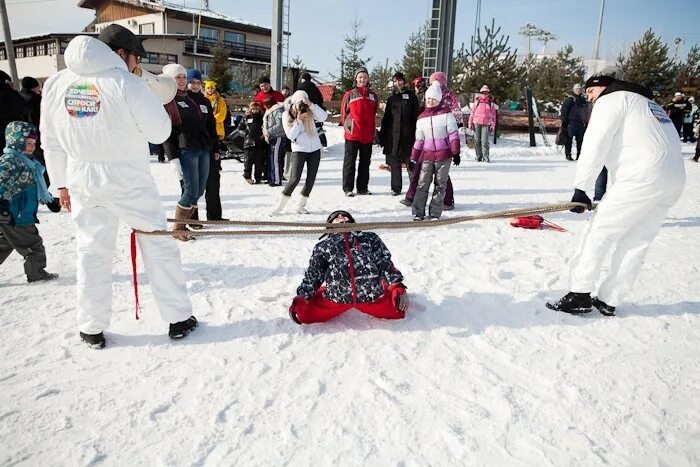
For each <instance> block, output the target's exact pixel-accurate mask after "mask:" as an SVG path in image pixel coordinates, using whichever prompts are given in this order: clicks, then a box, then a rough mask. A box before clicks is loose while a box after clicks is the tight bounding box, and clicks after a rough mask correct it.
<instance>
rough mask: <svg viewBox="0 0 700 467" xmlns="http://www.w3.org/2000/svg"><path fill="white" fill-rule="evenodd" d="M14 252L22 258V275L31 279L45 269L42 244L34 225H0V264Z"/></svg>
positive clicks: (44, 252)
mask: <svg viewBox="0 0 700 467" xmlns="http://www.w3.org/2000/svg"><path fill="white" fill-rule="evenodd" d="M13 251H16V252H17V253H19V254H20V255H22V256H23V257H24V273H25V274H26V275H27V278H32V277H35V276H36V275H37V273H38V272H39V271H40V270H42V269H44V268H45V267H46V250H45V249H44V242H43V240H42V239H41V236H40V235H39V230H38V229H37V228H36V226H35V225H21V226H11V225H8V224H0V264H2V263H4V262H5V260H6V259H7V257H8V256H10V253H12V252H13Z"/></svg>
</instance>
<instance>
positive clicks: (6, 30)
mask: <svg viewBox="0 0 700 467" xmlns="http://www.w3.org/2000/svg"><path fill="white" fill-rule="evenodd" d="M0 16H2V32H3V34H4V36H5V51H6V53H7V61H8V62H9V63H10V77H11V78H12V82H13V83H15V86H17V85H18V83H19V81H18V79H19V78H18V77H17V64H16V63H15V45H14V44H13V43H12V34H11V33H10V21H9V20H8V19H7V7H6V6H5V0H0Z"/></svg>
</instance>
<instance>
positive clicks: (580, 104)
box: [561, 96, 589, 126]
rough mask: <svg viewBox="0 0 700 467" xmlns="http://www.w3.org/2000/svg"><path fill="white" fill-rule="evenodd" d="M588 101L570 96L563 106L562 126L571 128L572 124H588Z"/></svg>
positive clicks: (581, 97)
mask: <svg viewBox="0 0 700 467" xmlns="http://www.w3.org/2000/svg"><path fill="white" fill-rule="evenodd" d="M588 116H589V110H588V101H586V98H585V97H583V96H569V97H567V98H566V99H564V103H563V104H562V105H561V124H562V126H569V124H570V123H580V124H583V125H586V124H588Z"/></svg>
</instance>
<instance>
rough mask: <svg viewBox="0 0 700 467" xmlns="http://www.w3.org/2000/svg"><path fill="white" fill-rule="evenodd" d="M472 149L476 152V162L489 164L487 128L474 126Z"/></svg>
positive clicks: (485, 126) (486, 126)
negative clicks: (473, 144)
mask: <svg viewBox="0 0 700 467" xmlns="http://www.w3.org/2000/svg"><path fill="white" fill-rule="evenodd" d="M474 142H475V146H474V149H475V150H476V160H478V161H481V160H485V161H486V162H489V161H490V159H489V126H488V125H479V124H478V123H475V124H474Z"/></svg>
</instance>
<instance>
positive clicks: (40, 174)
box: [3, 147, 54, 204]
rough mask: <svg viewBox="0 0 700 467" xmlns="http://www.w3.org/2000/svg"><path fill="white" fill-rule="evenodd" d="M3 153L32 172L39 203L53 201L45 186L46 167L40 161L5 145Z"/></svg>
mask: <svg viewBox="0 0 700 467" xmlns="http://www.w3.org/2000/svg"><path fill="white" fill-rule="evenodd" d="M3 153H5V154H10V155H12V156H14V157H16V158H17V159H19V160H20V161H22V163H23V164H24V165H26V166H27V167H29V169H30V170H31V171H32V172H33V173H34V182H35V183H36V188H37V190H36V193H37V199H38V200H39V202H40V203H43V204H48V203H50V202H51V201H53V198H54V197H53V195H52V194H51V193H49V188H48V187H47V186H46V180H45V179H44V172H45V171H46V169H44V166H43V165H41V162H39V161H35V160H34V159H30V158H29V157H27V155H26V154H24V153H22V152H19V151H15V150H14V149H10V148H7V147H6V148H5V149H4V150H3Z"/></svg>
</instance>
